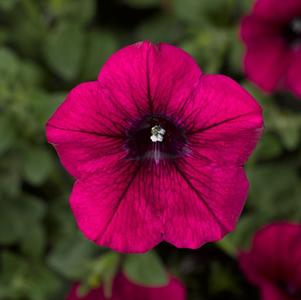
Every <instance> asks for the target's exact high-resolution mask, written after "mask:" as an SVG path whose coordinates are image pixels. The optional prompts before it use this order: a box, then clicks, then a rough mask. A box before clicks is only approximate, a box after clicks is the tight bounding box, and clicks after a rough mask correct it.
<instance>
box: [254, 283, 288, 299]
mask: <svg viewBox="0 0 301 300" xmlns="http://www.w3.org/2000/svg"><path fill="white" fill-rule="evenodd" d="M260 293H261V299H262V300H289V297H288V296H287V295H284V294H283V293H282V292H281V291H280V290H279V289H278V288H277V287H275V286H274V285H273V284H271V283H269V282H267V283H264V284H263V285H262V286H261V288H260Z"/></svg>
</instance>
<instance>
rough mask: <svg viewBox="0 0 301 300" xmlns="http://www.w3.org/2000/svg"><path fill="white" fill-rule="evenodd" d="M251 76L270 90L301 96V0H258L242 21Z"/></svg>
mask: <svg viewBox="0 0 301 300" xmlns="http://www.w3.org/2000/svg"><path fill="white" fill-rule="evenodd" d="M241 38H242V40H243V41H244V43H245V45H246V55H245V59H244V68H245V72H246V75H247V77H248V78H249V79H250V80H251V81H253V82H254V83H255V84H257V85H258V86H259V87H261V88H262V89H263V90H265V91H267V92H272V91H275V90H284V89H285V90H290V91H292V92H293V93H295V94H296V95H297V96H299V97H301V1H300V0H257V1H255V4H254V7H253V10H252V12H251V13H250V15H248V16H246V17H245V18H243V20H242V23H241Z"/></svg>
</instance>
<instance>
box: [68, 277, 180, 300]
mask: <svg viewBox="0 0 301 300" xmlns="http://www.w3.org/2000/svg"><path fill="white" fill-rule="evenodd" d="M78 288H79V285H78V284H75V285H74V286H73V287H72V289H71V291H70V293H69V295H68V296H67V298H66V300H185V299H186V290H185V287H184V285H183V284H182V283H181V282H180V281H179V280H178V279H176V278H174V277H172V278H170V280H169V283H168V284H167V285H166V286H161V287H145V286H141V285H137V284H135V283H133V282H131V281H129V280H128V279H127V278H126V277H125V276H124V275H123V274H121V273H120V274H118V275H117V277H116V278H115V280H114V282H113V287H112V296H111V297H110V298H106V297H105V295H104V291H103V288H102V287H99V288H96V289H93V290H91V291H90V292H89V293H88V294H87V295H85V296H83V297H80V296H79V292H78Z"/></svg>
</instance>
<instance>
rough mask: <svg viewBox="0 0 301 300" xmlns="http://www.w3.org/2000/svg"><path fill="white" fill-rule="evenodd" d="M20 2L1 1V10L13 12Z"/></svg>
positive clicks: (11, 0) (13, 0)
mask: <svg viewBox="0 0 301 300" xmlns="http://www.w3.org/2000/svg"><path fill="white" fill-rule="evenodd" d="M18 1H19V0H1V1H0V10H1V9H2V10H3V11H7V12H8V11H11V10H12V9H13V8H14V7H15V5H16V4H17V2H18Z"/></svg>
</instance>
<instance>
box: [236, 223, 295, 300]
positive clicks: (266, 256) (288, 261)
mask: <svg viewBox="0 0 301 300" xmlns="http://www.w3.org/2000/svg"><path fill="white" fill-rule="evenodd" d="M239 260H240V265H241V268H242V270H243V271H244V273H245V275H246V277H247V278H248V280H249V281H250V282H251V283H253V284H254V285H256V286H258V287H259V288H260V291H261V295H262V299H263V300H299V299H301V225H297V224H289V223H275V224H271V225H269V226H267V227H265V228H263V229H262V230H260V231H259V232H257V233H256V234H255V237H254V240H253V244H252V248H251V250H250V252H248V253H242V254H241V255H240V258H239Z"/></svg>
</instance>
